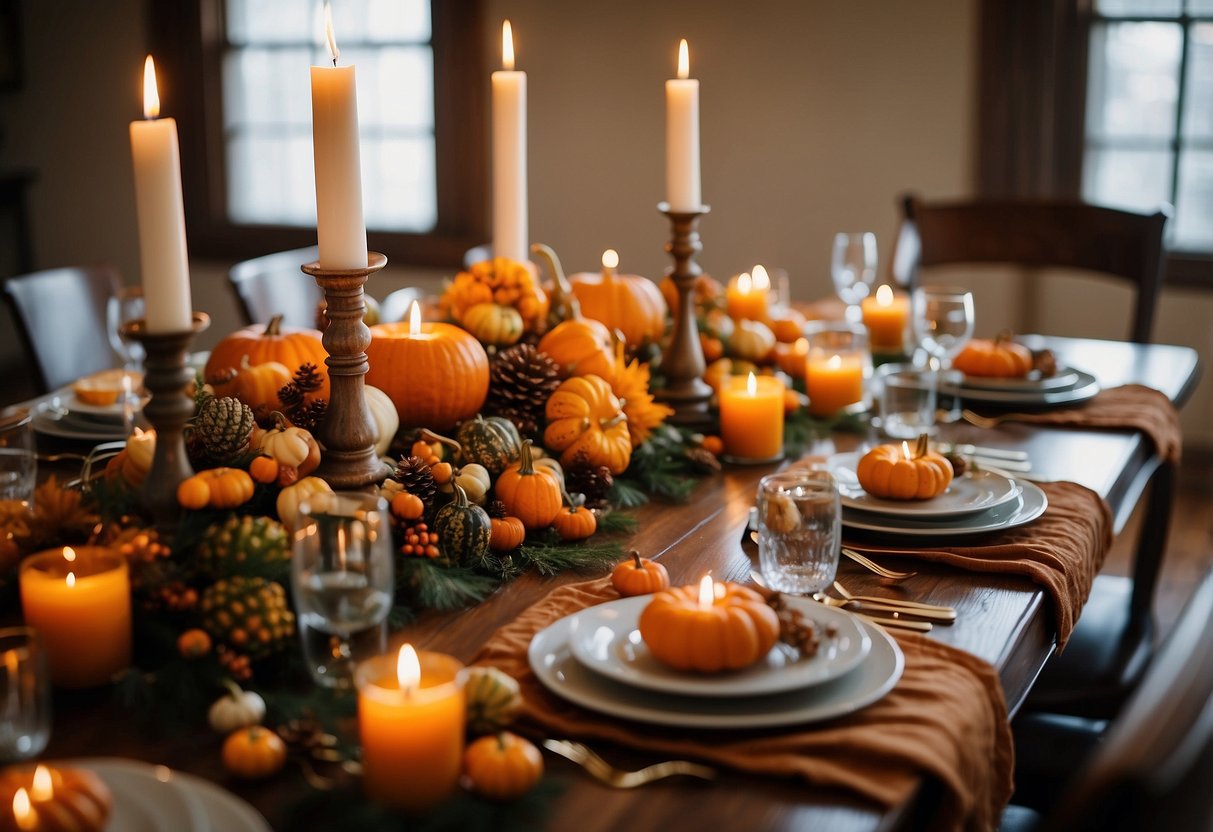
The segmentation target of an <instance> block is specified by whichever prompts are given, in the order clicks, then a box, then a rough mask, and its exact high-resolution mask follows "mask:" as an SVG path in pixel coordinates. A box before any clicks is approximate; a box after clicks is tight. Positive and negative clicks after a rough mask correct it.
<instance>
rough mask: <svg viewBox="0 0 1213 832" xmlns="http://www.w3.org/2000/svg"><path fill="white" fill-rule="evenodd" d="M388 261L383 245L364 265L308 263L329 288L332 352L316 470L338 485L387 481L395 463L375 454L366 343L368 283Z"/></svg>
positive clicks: (327, 336)
mask: <svg viewBox="0 0 1213 832" xmlns="http://www.w3.org/2000/svg"><path fill="white" fill-rule="evenodd" d="M386 265H387V258H386V257H384V256H383V255H382V254H380V253H379V252H377V251H372V252H368V253H367V265H366V268H364V269H325V268H322V267H321V266H320V264H319V263H318V262H317V263H308V264H306V265H304V266H303V267H302V268H303V271H304V273H305V274H308V275H311V276H312V277H313V278H314V279H315V280H316V285H318V286H319V287H320V288H321V289H323V290H324V300H325V303H326V307H325V314H326V315H327V316H328V319H329V325H328V328H327V329H325V331H324V339H323V342H324V348H325V349H326V350H327V351H328V354H329V357H328V358H327V359H325V362H324V363H325V364H327V365H328V368H329V404H328V410H327V411H326V412H325V416H324V424H323V425H322V426H321V428H320V436H318V437H317V438H318V439H319V440H320V444H321V445H322V446H323V447H324V452H323V453H322V454H321V457H320V467H319V468H318V469H316V476H318V477H320V478H321V479H323V480H324V481H325V482H327V483H328V484H329V485H331V486H332V487H333V488H334V489H336V490H338V491H343V490H344V491H355V490H359V489H363V488H368V487H370V486H372V485H374V484H376V483H379V482H382V481H383V480H384V479H386V478H387V476H388V475H389V474H391V469H390V468H389V467H388V466H387V465H386V464H384V462H383V461H382V460H381V459H379V457H378V456H376V455H375V441H376V438H377V436H376V430H375V423H374V421H373V420H372V419H371V411H370V408H369V407H368V406H367V403H366V394H365V392H364V389H365V385H366V379H365V376H366V371H367V367H368V366H369V365H368V364H367V359H366V348H367V346H369V345H370V343H371V330H370V329H369V328H368V327H367V325H366V323H365V322H364V321H363V320H362V318H363V315H364V314H365V313H366V297H365V294H364V290H363V287H364V286H365V285H366V281H367V278H369V277H370V276H371V275H372V274H374V273H375V272H377V271H379V270H380V269H382V268H383V267H384V266H386Z"/></svg>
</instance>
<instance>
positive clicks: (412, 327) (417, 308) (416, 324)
mask: <svg viewBox="0 0 1213 832" xmlns="http://www.w3.org/2000/svg"><path fill="white" fill-rule="evenodd" d="M420 334H421V304H419V303H418V302H417V301H413V302H412V303H411V304H409V335H420Z"/></svg>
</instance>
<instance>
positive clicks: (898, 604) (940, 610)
mask: <svg viewBox="0 0 1213 832" xmlns="http://www.w3.org/2000/svg"><path fill="white" fill-rule="evenodd" d="M834 591H835V592H837V593H838V594H839V595H841V596H842V597H843V599H844V600H846V601H855V602H857V603H858V604H860V605H861V608H864V607H867V608H869V609H877V608H880V609H888V610H889V611H893V610H898V611H904V612H906V613H908V614H910V615H917V616H919V617H922V618H929V619H930V620H932V621H941V622H948V623H951V622H953V621H955V620H956V609H955V608H954V607H945V606H940V605H938V604H924V603H922V602H921V601H903V600H902V599H900V598H884V597H881V596H879V595H852V594H851V593H850V592H848V591H847V588H846V587H844V586H843V585H842V584H841V583H839V582H838V581H835V582H834Z"/></svg>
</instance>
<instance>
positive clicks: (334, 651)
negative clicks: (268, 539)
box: [291, 492, 395, 687]
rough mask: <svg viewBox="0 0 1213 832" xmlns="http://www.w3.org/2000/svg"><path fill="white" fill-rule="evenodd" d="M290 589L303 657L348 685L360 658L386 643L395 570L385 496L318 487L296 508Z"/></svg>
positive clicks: (323, 677)
mask: <svg viewBox="0 0 1213 832" xmlns="http://www.w3.org/2000/svg"><path fill="white" fill-rule="evenodd" d="M299 514H300V522H299V528H298V529H297V530H296V531H295V538H294V555H293V557H292V558H291V588H292V591H293V593H294V598H295V609H296V611H297V612H298V616H299V619H298V623H299V635H300V637H301V638H302V640H303V654H304V659H305V660H306V661H307V663H308V669H309V670H310V671H311V674H312V678H313V679H315V681H316V682H317V683H318V684H320V685H324V686H325V687H348V686H349V685H351V684H352V682H353V676H354V667H355V665H356V664H357V663H358V661H360V660H361V659H363V658H367V657H369V656H372V655H378V654H379V653H382V652H383V651H384V650H385V649H386V648H387V616H388V612H389V611H390V610H391V608H392V593H393V591H394V590H395V576H394V569H393V566H392V539H391V530H390V529H389V528H388V511H387V503H386V502H385V501H384V500H383V498H381V497H378V496H376V495H374V494H363V493H358V492H336V493H323V494H314V495H312V496H311V497H309V498H308V499H307V501H306V502H304V503H303V505H301V506H300V509H299Z"/></svg>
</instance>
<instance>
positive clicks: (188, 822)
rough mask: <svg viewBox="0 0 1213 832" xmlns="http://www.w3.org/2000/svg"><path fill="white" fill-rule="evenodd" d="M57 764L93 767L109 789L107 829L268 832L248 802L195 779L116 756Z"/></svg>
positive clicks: (115, 831)
mask: <svg viewBox="0 0 1213 832" xmlns="http://www.w3.org/2000/svg"><path fill="white" fill-rule="evenodd" d="M63 764H64V765H69V766H73V767H75V768H83V769H89V770H91V771H94V772H96V773H97V775H98V776H99V777H100V778H101V779H102V780H104V781H105V784H106V785H107V786H109V787H110V790H111V791H112V792H113V794H114V804H113V810H112V812H111V816H110V821H109V823H108V824H107V826H106V829H107V830H108V832H143V830H144V829H147V830H149V832H164V831H165V830H173V832H271V830H270V826H269V824H268V823H266V821H265V818H263V817H262V816H261V814H260V813H259V812H257V810H256V809H254V808H253V807H252V806H251V805H249V804H248V803H247V802H245V801H244V800H241V799H240V798H239V797H236V795H234V794H232V793H231V792H228V791H226V790H225V789H222V788H220V787H219V786H217V785H215V784H214V783H211V782H209V781H207V780H203V779H202V778H200V777H195V776H193V775H190V774H185V773H183V772H180V771H173V770H171V769H169V768H167V767H165V766H154V765H150V764H148V763H144V762H140V761H138V760H126V759H121V758H117V757H99V758H90V759H81V760H65V761H63ZM140 824H150V825H140Z"/></svg>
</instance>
